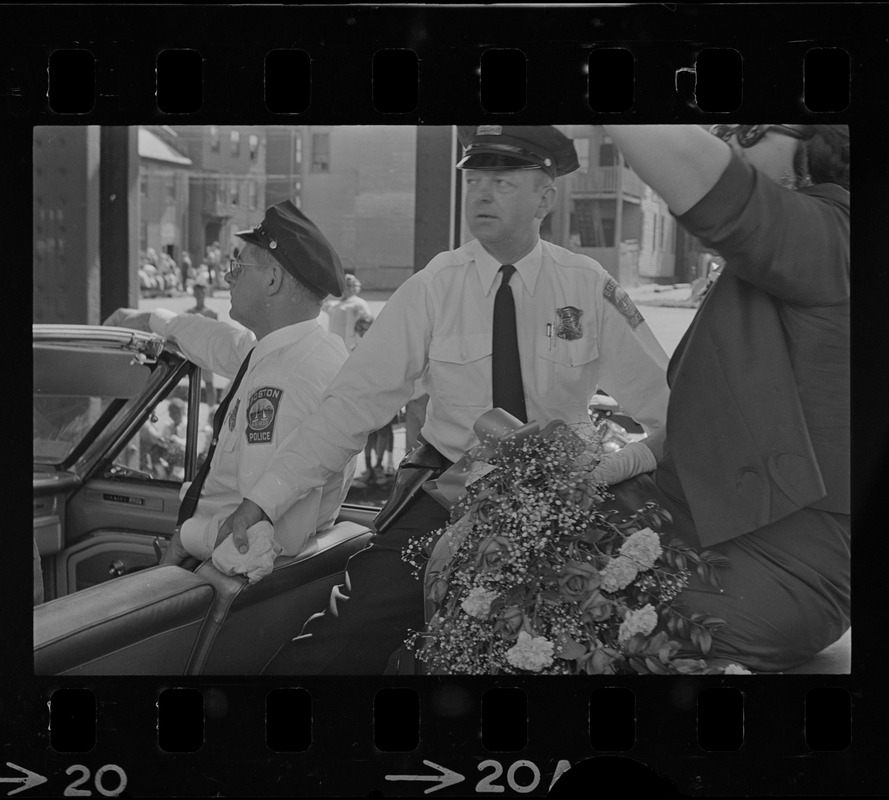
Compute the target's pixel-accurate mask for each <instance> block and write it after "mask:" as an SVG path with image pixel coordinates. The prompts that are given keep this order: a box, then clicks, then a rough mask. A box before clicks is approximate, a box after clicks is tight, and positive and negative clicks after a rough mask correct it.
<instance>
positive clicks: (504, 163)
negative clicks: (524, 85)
mask: <svg viewBox="0 0 889 800" xmlns="http://www.w3.org/2000/svg"><path fill="white" fill-rule="evenodd" d="M457 135H458V136H459V138H460V143H461V144H462V145H463V148H464V151H463V158H462V159H461V160H460V161H459V162H458V163H457V169H501V170H505V169H542V170H544V172H546V173H547V174H548V175H549V176H550V177H552V178H558V177H561V176H562V175H567V174H568V173H569V172H574V170H576V169H577V168H578V167H579V166H580V163H579V162H578V160H577V152H576V151H575V149H574V142H573V141H572V140H571V139H569V138H568V137H567V136H565V134H564V133H562V132H561V131H560V130H559V129H558V128H555V127H553V126H552V125H459V126H457Z"/></svg>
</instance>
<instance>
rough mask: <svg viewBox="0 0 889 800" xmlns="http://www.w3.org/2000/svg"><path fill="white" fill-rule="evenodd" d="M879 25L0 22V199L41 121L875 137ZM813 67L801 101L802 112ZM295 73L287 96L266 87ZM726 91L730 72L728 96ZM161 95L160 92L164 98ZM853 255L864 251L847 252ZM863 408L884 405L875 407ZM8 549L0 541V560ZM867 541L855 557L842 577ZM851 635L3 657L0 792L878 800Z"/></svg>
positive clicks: (671, 17)
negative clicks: (810, 123) (618, 677)
mask: <svg viewBox="0 0 889 800" xmlns="http://www.w3.org/2000/svg"><path fill="white" fill-rule="evenodd" d="M885 12H886V9H880V8H878V7H877V6H876V5H871V4H827V5H824V6H821V7H820V8H818V9H812V8H810V7H808V6H807V4H799V5H788V6H779V5H772V6H768V5H763V6H756V7H749V6H748V7H746V8H744V7H738V8H734V9H733V8H730V7H729V8H726V7H724V6H721V7H719V8H718V9H716V8H708V7H703V8H702V9H700V10H695V9H694V8H691V7H682V6H675V5H670V4H666V5H664V6H662V7H660V8H659V9H657V10H654V11H652V10H651V9H645V8H641V7H625V8H592V7H588V8H578V9H571V8H568V9H565V8H562V9H555V8H550V9H546V8H542V7H537V8H529V9H502V8H481V9H471V10H466V9H462V10H459V9H457V10H455V9H445V8H428V9H401V10H396V9H392V8H370V7H354V8H347V7H343V8H339V9H337V8H321V9H319V8H314V9H312V8H307V9H300V8H265V9H256V8H249V7H239V8H223V7H205V8H200V7H191V8H181V9H173V8H162V7H153V6H149V7H143V8H125V7H111V6H106V7H103V8H102V9H90V8H81V7H64V6H56V7H52V8H51V9H50V8H48V7H40V6H30V7H27V6H22V7H16V8H14V9H12V8H4V9H2V10H0V19H3V20H4V23H5V24H3V25H0V36H2V38H3V42H4V47H3V48H2V52H0V97H2V100H0V114H2V115H3V119H4V125H3V126H2V127H3V128H4V130H2V131H0V144H2V146H3V147H4V152H5V153H7V154H10V155H12V156H13V158H12V159H11V161H10V164H9V167H10V169H9V172H8V173H7V177H8V178H9V180H10V184H9V185H11V186H16V185H19V180H20V179H23V180H22V184H21V185H23V186H25V187H27V186H28V185H29V183H28V180H29V173H30V169H31V162H30V144H31V135H32V131H31V127H32V126H33V125H39V124H50V123H59V122H63V123H71V124H77V125H85V124H139V123H152V122H158V121H164V122H165V121H176V122H184V121H193V122H195V123H200V122H231V123H235V122H246V123H259V122H263V123H268V122H282V123H288V124H299V123H301V122H303V121H304V120H305V121H309V120H311V121H316V120H319V121H323V122H325V123H330V124H348V123H371V122H385V123H396V124H397V123H404V124H417V123H429V124H453V123H454V122H455V121H459V122H462V121H474V120H477V119H479V118H480V117H481V118H485V119H492V120H496V119H509V120H510V121H516V122H540V121H542V120H545V121H550V120H556V121H571V118H572V117H575V118H577V117H581V118H582V119H584V120H587V119H592V120H593V121H601V120H602V119H603V116H600V115H606V116H607V118H608V119H612V118H613V119H615V120H621V121H626V122H630V121H632V122H676V121H703V120H708V121H716V120H717V119H720V118H722V117H723V116H725V115H731V116H732V117H733V118H736V119H743V120H756V119H766V118H770V117H771V118H785V117H787V116H792V117H794V118H796V119H799V118H812V119H818V120H821V121H825V122H832V121H842V122H853V123H855V122H873V123H877V122H879V120H880V119H881V118H882V116H884V115H885V109H886V100H887V95H886V89H887V87H886V81H885V64H886V63H887V58H886V57H887V55H889V47H887V43H886V41H885V36H883V35H882V34H883V31H885V30H886V29H887V26H886V24H885V23H886V16H887V15H886V13H885ZM712 51H720V52H712ZM302 54H306V55H302ZM735 54H737V55H735ZM628 56H629V58H628ZM600 59H601V60H600ZM819 59H820V60H821V61H820V63H818V62H819ZM629 62H631V63H632V69H631V70H628V66H627V65H628V63H629ZM198 63H199V65H200V66H199V69H198V67H197V64H198ZM622 63H623V66H621V64H622ZM189 64H191V65H192V66H189ZM405 65H406V66H405ZM844 65H845V67H844ZM414 67H415V68H414ZM520 68H521V69H520ZM522 69H523V78H522V77H518V76H517V71H522ZM807 70H808V72H807ZM819 70H820V71H821V75H822V76H823V81H824V83H823V86H822V87H820V88H819V87H817V86H816V87H815V88H814V91H816V92H818V91H820V92H821V95H820V96H818V95H817V94H816V95H813V93H812V92H813V83H814V82H815V80H816V77H815V76H817V75H818V74H819ZM837 70H839V72H838V71H837ZM825 71H826V72H828V73H829V74H827V75H826V76H825ZM294 73H295V74H296V75H297V76H299V75H302V79H308V84H306V83H305V80H303V83H302V84H300V86H301V87H302V88H300V86H296V87H292V86H291V85H290V83H291V82H292V81H293V75H294ZM375 74H376V77H377V78H380V80H376V79H375ZM726 74H728V75H729V76H732V75H733V76H734V78H732V77H730V78H729V82H728V83H725V82H724V81H723V77H722V76H724V75H726ZM177 75H179V76H181V80H180V79H178V78H177ZM603 75H605V76H607V77H603ZM629 75H631V76H632V81H631V80H630V78H629V77H628V76H629ZM84 76H85V78H84ZM170 76H172V81H173V83H172V84H170V83H165V81H168V80H170ZM498 76H505V77H498ZM847 77H848V80H847ZM737 79H740V82H741V85H740V88H739V86H738V80H737ZM54 82H55V85H53V84H54ZM386 82H388V86H385V85H377V84H383V83H386ZM708 82H710V83H709V84H708ZM66 84H67V86H66ZM170 85H172V89H171V90H170V93H169V95H168V94H167V91H168V90H167V88H166V87H168V86H170ZM90 87H92V88H90ZM375 89H376V91H375ZM411 90H413V91H414V92H415V93H416V103H415V104H414V105H413V106H411V102H410V101H411V98H412V95H411ZM56 91H58V94H56ZM708 95H709V97H708ZM405 96H407V98H408V99H407V100H405V99H404V98H405ZM168 98H169V100H168ZM523 99H524V105H523V104H522V100H523ZM90 100H92V103H90ZM844 103H845V105H844ZM66 104H67V105H66ZM279 104H283V105H279ZM500 115H502V116H500ZM855 135H856V147H858V146H859V142H861V143H862V144H864V143H868V144H869V145H870V146H871V147H873V146H874V145H878V144H879V138H880V137H879V130H878V126H877V125H876V124H874V125H872V126H865V125H862V126H859V127H857V128H856V130H855ZM868 152H875V151H874V150H869V151H868ZM870 163H871V165H872V166H873V164H874V160H873V159H871V160H870ZM879 163H885V161H883V162H879ZM883 174H885V173H883ZM872 178H873V176H872V175H871V181H872ZM22 195H23V196H24V200H23V199H22V196H19V197H17V198H16V197H15V196H14V194H13V193H8V194H7V197H6V199H5V200H4V201H3V206H2V210H3V213H4V219H5V220H6V221H7V223H8V224H9V226H10V230H18V229H21V230H23V231H24V241H25V246H24V247H23V248H22V252H24V253H27V250H28V243H27V240H28V238H29V233H30V209H29V208H28V202H27V191H23V192H22ZM859 196H860V195H859ZM859 208H860V211H859ZM856 214H857V220H856V221H857V223H858V222H861V227H862V229H865V230H866V229H867V228H868V226H869V225H871V224H872V223H876V225H878V224H879V219H880V214H881V206H880V205H879V204H866V203H862V204H861V206H860V207H856ZM883 220H885V217H883ZM874 229H876V227H874ZM13 239H14V241H13V250H12V252H13V253H15V250H16V247H15V245H16V242H17V241H18V240H17V238H16V237H13ZM868 249H869V250H870V252H871V253H873V254H875V255H876V254H877V252H878V251H876V250H875V249H874V248H873V247H870V248H868V247H867V246H866V247H864V248H858V252H859V254H861V253H862V251H865V255H867V251H868ZM870 261H871V263H877V261H876V259H874V258H871V259H870ZM853 358H856V359H858V358H860V357H859V356H853ZM884 396H885V395H884ZM856 402H861V400H860V395H859V400H858V401H856ZM871 409H872V411H874V412H875V413H877V414H879V413H885V412H884V411H882V412H881V411H880V408H879V406H878V404H877V403H876V402H874V404H873V405H872V406H871ZM11 480H12V479H11ZM26 491H27V490H26V489H24V481H23V488H22V494H23V495H24V494H25V492H26ZM27 524H28V523H27V518H26V517H24V515H23V518H22V527H23V526H24V525H27ZM25 544H27V545H28V549H29V548H30V544H29V543H27V542H25ZM16 547H17V545H16V544H15V543H12V544H11V545H10V553H11V555H10V559H11V560H13V556H15V553H16ZM868 547H869V545H868V543H867V542H864V543H863V545H862V548H858V550H857V553H856V565H857V566H856V577H857V578H863V577H864V575H863V574H862V571H861V569H860V565H861V563H865V564H867V563H868V561H867V560H865V561H864V562H862V556H861V552H862V551H863V550H865V549H867V548H868ZM22 553H23V554H24V555H23V558H22V560H21V562H20V563H27V558H28V556H29V554H28V553H27V550H26V549H22ZM864 558H865V559H867V555H865V556H864ZM874 563H879V561H878V560H875V562H874ZM22 577H27V576H22ZM876 583H879V581H876ZM21 584H22V586H21V591H20V592H18V593H17V595H16V598H18V595H19V594H20V595H21V598H27V596H28V591H27V590H28V587H27V585H26V582H25V581H21ZM855 591H856V615H857V617H856V618H857V619H860V618H861V617H871V619H870V621H869V622H868V624H869V625H870V626H879V624H880V622H879V617H873V614H868V613H867V612H868V611H869V610H871V609H874V608H876V609H877V610H879V604H878V602H872V601H875V600H876V601H878V600H879V598H880V593H879V587H875V586H874V583H873V582H871V581H868V580H860V579H859V580H856V590H855ZM16 607H17V606H16ZM859 614H861V617H858V615H859ZM13 616H14V615H7V619H5V620H4V641H18V640H19V639H21V638H22V634H24V638H25V639H26V638H27V629H28V626H29V625H30V622H29V619H30V618H29V617H28V618H24V615H22V618H21V619H13V618H12V617H13ZM7 630H10V631H12V632H13V634H14V636H13V637H10V638H7V635H6V632H7ZM869 639H870V637H868V636H862V637H859V638H857V639H856V657H855V674H853V675H852V676H774V677H769V678H765V677H753V678H739V679H736V680H735V681H727V680H724V679H723V680H712V681H693V680H689V681H674V680H672V679H669V680H666V681H661V680H653V681H651V682H646V681H641V682H640V681H628V682H622V681H613V682H608V683H607V684H606V683H605V682H591V681H589V682H579V681H566V682H562V681H559V682H558V683H555V684H554V683H544V682H540V681H529V682H527V683H522V684H521V685H520V686H511V685H509V683H508V682H506V681H502V680H498V679H491V680H484V681H482V680H468V681H457V680H439V679H429V680H427V681H423V682H415V681H412V680H398V679H388V678H386V679H380V680H363V679H361V680H346V679H343V680H337V679H332V680H330V681H321V680H319V681H315V682H313V681H300V680H294V681H293V682H292V684H291V685H286V686H283V685H278V684H269V683H268V682H261V683H262V685H256V682H254V681H250V680H245V681H240V682H235V683H231V684H229V683H226V682H224V681H216V682H213V681H207V680H205V679H201V680H194V681H189V680H182V681H174V680H170V679H120V680H117V679H114V680H91V681H78V680H69V679H64V680H61V679H37V680H35V679H34V677H33V674H32V673H31V672H30V671H29V668H28V666H25V667H24V669H18V667H21V666H22V665H23V664H28V665H29V664H30V653H25V654H24V656H23V657H21V658H19V657H18V656H17V655H16V654H14V653H11V654H10V655H9V658H8V659H5V660H6V664H5V665H4V667H3V670H4V683H5V687H4V689H3V705H2V713H3V727H4V730H5V731H8V732H9V735H8V737H7V746H6V747H4V756H5V759H0V760H6V765H7V766H6V767H5V768H3V769H2V771H0V791H6V792H7V794H12V793H18V792H25V791H30V793H31V796H41V795H42V793H43V791H44V790H45V791H47V792H49V793H51V795H52V796H55V795H63V794H64V795H68V796H72V795H81V796H83V795H84V794H91V795H93V796H95V795H104V796H116V795H124V794H149V793H155V794H162V795H199V796H208V795H214V794H241V795H247V796H250V795H258V794H291V795H300V796H303V795H313V794H325V795H329V794H332V795H344V794H355V793H359V794H368V793H375V794H377V795H393V794H403V795H411V794H419V793H420V792H423V793H430V792H432V791H435V792H440V793H442V794H469V795H472V794H484V793H489V792H492V793H506V794H535V795H541V794H545V793H547V792H548V791H549V792H550V793H551V794H553V795H556V794H557V793H558V792H568V790H569V788H572V787H573V788H574V789H575V790H576V789H577V788H578V787H579V788H583V789H585V790H587V791H589V790H590V788H591V787H597V786H598V787H607V786H609V778H610V779H617V780H624V781H625V783H624V784H623V785H624V786H633V787H634V788H635V787H636V786H645V785H646V784H645V781H646V780H649V781H651V783H650V784H648V785H650V786H651V787H652V788H653V789H656V790H659V791H665V792H666V793H668V794H669V793H671V790H678V791H680V792H682V793H688V794H711V793H714V794H715V793H719V794H736V793H740V794H751V795H771V796H774V795H795V794H796V795H801V794H803V795H804V794H815V795H817V794H843V793H858V792H863V793H866V794H867V793H871V791H872V790H876V791H877V792H878V791H879V787H880V786H885V769H884V768H883V767H882V766H881V764H882V761H881V758H880V756H881V753H882V750H883V745H884V744H885V743H886V733H885V730H884V725H883V716H884V715H883V713H882V710H883V709H884V708H885V700H886V692H885V688H882V687H881V685H880V684H881V683H882V682H881V681H880V679H879V678H880V675H879V673H880V670H879V669H878V667H879V661H878V660H877V659H878V658H879V656H880V651H879V647H878V645H874V644H873V643H872V642H870V641H869ZM14 670H15V674H14V675H13V671H14ZM516 692H520V695H521V697H520V696H519V695H517V694H516ZM603 692H609V693H611V694H601V693H603ZM714 692H715V694H714ZM270 698H274V702H272V701H271V700H270ZM726 719H728V720H730V721H729V722H728V723H727V724H722V723H723V721H724V720H726ZM714 721H715V724H713V723H714ZM739 721H740V722H739ZM82 748H87V749H85V750H84V749H82ZM167 748H169V749H167ZM278 748H281V749H278ZM30 759H36V760H34V761H32V760H30ZM586 766H589V767H590V768H589V769H584V767H586ZM649 768H650V769H649ZM451 773H453V774H455V775H458V776H459V777H460V781H456V779H455V778H454V777H453V775H452V774H451ZM38 774H39V778H42V779H43V780H42V781H38V779H37V778H34V777H33V775H38ZM559 776H560V777H559ZM653 776H654V777H653ZM556 777H558V778H559V780H558V781H557V782H555V783H554V781H555V778H556ZM658 780H660V783H658ZM627 781H628V782H629V783H628V782H627ZM41 783H43V784H45V785H43V786H42V787H41V785H40V784H41ZM500 790H502V792H501V791H500ZM628 792H629V793H630V794H632V790H628Z"/></svg>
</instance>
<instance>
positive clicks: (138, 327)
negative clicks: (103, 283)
mask: <svg viewBox="0 0 889 800" xmlns="http://www.w3.org/2000/svg"><path fill="white" fill-rule="evenodd" d="M150 320H151V312H150V311H139V310H138V309H135V308H119V309H117V311H115V312H114V313H113V314H112V315H111V316H110V317H108V319H106V320H105V321H104V322H103V323H102V324H103V325H110V326H112V327H115V328H132V329H133V330H135V331H145V332H146V333H151V324H150Z"/></svg>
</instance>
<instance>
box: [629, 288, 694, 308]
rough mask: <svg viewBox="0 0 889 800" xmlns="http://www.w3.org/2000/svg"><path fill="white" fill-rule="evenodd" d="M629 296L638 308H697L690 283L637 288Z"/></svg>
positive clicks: (630, 291)
mask: <svg viewBox="0 0 889 800" xmlns="http://www.w3.org/2000/svg"><path fill="white" fill-rule="evenodd" d="M627 294H628V295H629V296H630V298H631V299H632V301H633V302H634V303H635V304H636V305H638V306H662V307H667V308H697V307H698V303H697V301H695V300H693V299H692V296H691V284H690V283H674V284H665V285H660V284H654V283H649V284H645V285H644V286H635V287H633V288H628V289H627Z"/></svg>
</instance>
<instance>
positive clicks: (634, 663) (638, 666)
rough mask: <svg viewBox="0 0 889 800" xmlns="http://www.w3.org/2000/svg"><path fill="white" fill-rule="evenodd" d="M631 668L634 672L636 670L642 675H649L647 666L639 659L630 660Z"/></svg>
mask: <svg viewBox="0 0 889 800" xmlns="http://www.w3.org/2000/svg"><path fill="white" fill-rule="evenodd" d="M630 666H631V667H632V668H633V669H634V670H636V672H638V673H639V674H640V675H645V674H647V673H648V669H647V667H646V666H645V662H644V661H642V660H641V659H639V658H631V659H630Z"/></svg>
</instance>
